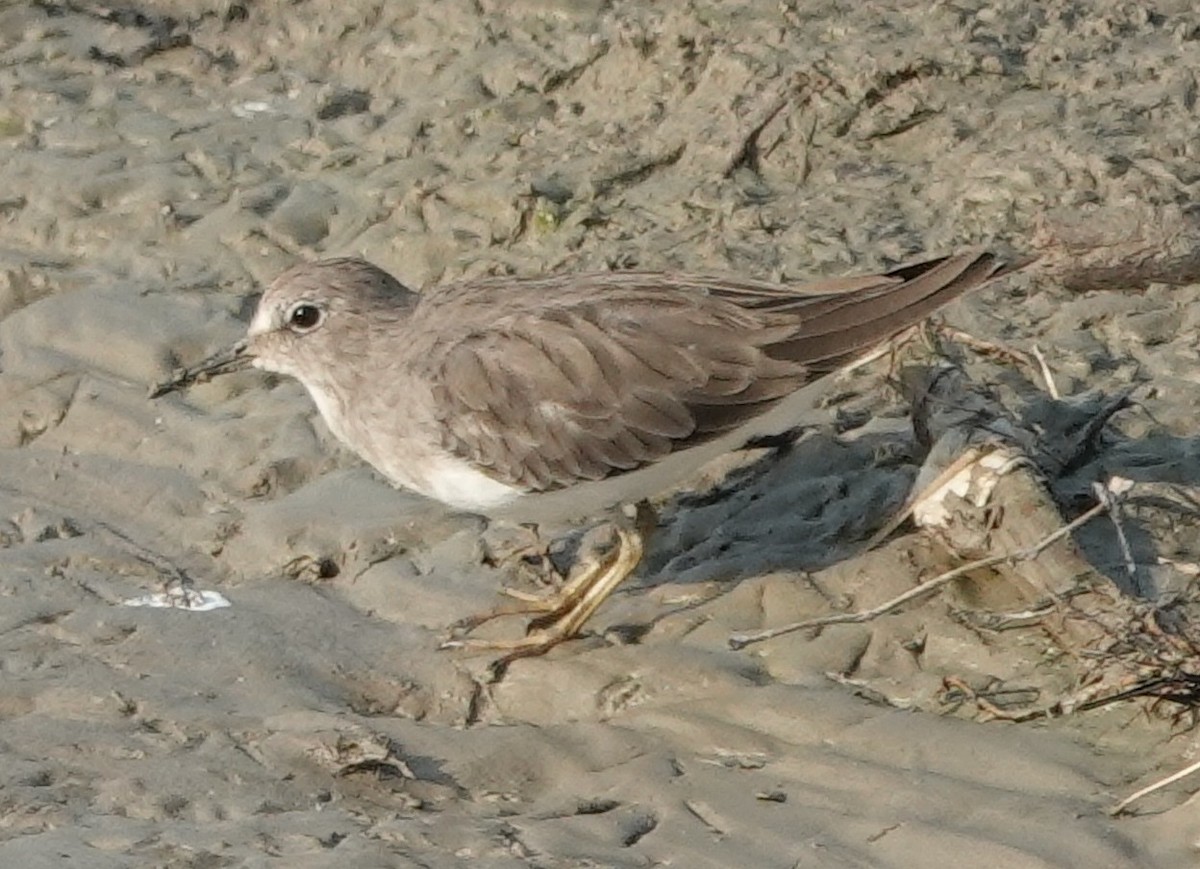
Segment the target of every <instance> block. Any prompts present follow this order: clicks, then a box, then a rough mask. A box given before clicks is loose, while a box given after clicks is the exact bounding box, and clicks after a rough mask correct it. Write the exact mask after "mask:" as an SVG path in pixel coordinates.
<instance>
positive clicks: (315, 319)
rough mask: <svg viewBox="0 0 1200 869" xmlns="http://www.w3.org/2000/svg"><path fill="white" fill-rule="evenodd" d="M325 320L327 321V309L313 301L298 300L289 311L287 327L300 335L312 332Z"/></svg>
mask: <svg viewBox="0 0 1200 869" xmlns="http://www.w3.org/2000/svg"><path fill="white" fill-rule="evenodd" d="M323 322H325V311H324V310H323V309H322V308H321V307H320V306H319V305H314V304H313V303H312V302H297V303H296V304H294V305H292V307H291V310H289V311H288V313H287V320H286V324H287V327H288V328H289V329H291V330H292V331H293V332H295V333H296V334H298V335H303V334H304V333H305V332H311V331H312V330H313V329H315V328H317V327H318V326H320V325H321V324H322V323H323Z"/></svg>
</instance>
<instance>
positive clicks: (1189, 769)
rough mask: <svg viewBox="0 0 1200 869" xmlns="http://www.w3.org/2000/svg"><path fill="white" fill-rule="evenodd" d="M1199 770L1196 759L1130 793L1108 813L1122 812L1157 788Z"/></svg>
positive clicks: (1116, 813) (1199, 764)
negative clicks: (1177, 770)
mask: <svg viewBox="0 0 1200 869" xmlns="http://www.w3.org/2000/svg"><path fill="white" fill-rule="evenodd" d="M1197 770H1200V760H1198V761H1196V762H1195V763H1193V764H1191V765H1189V766H1185V767H1184V768H1183V769H1181V770H1179V772H1174V773H1171V775H1169V776H1167V777H1166V778H1162V779H1159V780H1158V781H1156V782H1154V784H1150V785H1147V786H1146V787H1144V788H1142V789H1141V790H1140V791H1137V792H1136V793H1132V794H1130V795H1129V796H1127V797H1126V798H1125V799H1123V800H1121V802H1119V803H1117V804H1116V805H1115V806H1113V807H1112V808H1111V809H1109V810H1108V813H1109V814H1110V815H1119V814H1122V813H1123V812H1124V811H1125V810H1126V809H1128V808H1129V806H1130V805H1132V804H1133V803H1134V802H1136V801H1137V800H1140V799H1141V798H1142V797H1144V796H1146V795H1148V794H1152V793H1154V792H1155V791H1156V790H1159V789H1161V788H1165V787H1166V786H1167V785H1169V784H1174V783H1175V782H1177V781H1179V780H1180V779H1182V778H1187V777H1188V776H1189V775H1191V774H1192V773H1194V772H1196V771H1197Z"/></svg>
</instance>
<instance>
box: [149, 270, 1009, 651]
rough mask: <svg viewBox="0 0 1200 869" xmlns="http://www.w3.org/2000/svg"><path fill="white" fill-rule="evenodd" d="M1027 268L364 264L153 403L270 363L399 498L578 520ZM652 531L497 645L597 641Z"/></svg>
mask: <svg viewBox="0 0 1200 869" xmlns="http://www.w3.org/2000/svg"><path fill="white" fill-rule="evenodd" d="M1018 267H1019V266H1018ZM1014 268H1016V267H1006V266H1004V265H1003V264H1001V263H1000V261H999V260H998V259H997V258H996V257H995V256H993V255H992V254H990V253H987V252H984V251H979V250H969V251H966V252H963V253H959V254H956V255H954V256H948V257H941V258H938V259H931V260H927V261H924V262H920V263H917V264H915V265H908V266H903V267H901V268H896V269H893V270H891V271H888V272H885V273H883V274H874V275H864V276H858V277H849V278H840V279H832V280H823V281H816V282H813V283H807V284H798V285H782V284H774V283H769V282H765V281H755V280H746V279H741V278H730V277H712V276H701V275H689V274H671V273H658V272H641V271H621V272H602V273H594V274H577V275H561V276H552V277H542V278H494V279H488V280H481V281H474V282H469V283H461V284H451V285H445V286H437V287H431V288H429V289H426V290H425V291H423V292H420V293H417V292H413V291H411V290H409V289H408V288H406V287H405V286H404V285H402V284H401V283H400V282H398V281H397V280H396V279H395V278H393V277H392V276H391V275H389V274H388V273H387V272H385V271H383V270H382V269H379V268H378V267H376V266H374V265H372V264H370V263H368V262H365V261H363V260H360V259H331V260H324V261H321V262H313V263H304V264H302V265H298V266H296V267H294V268H292V269H289V270H288V271H286V272H284V273H283V274H281V275H280V276H279V277H278V278H277V279H276V280H275V281H274V282H273V283H272V284H271V285H270V287H268V288H267V290H266V292H265V293H264V294H263V296H262V298H261V300H260V301H259V303H258V308H257V311H256V312H255V314H254V318H253V320H252V321H251V323H250V327H249V330H248V332H247V335H246V338H245V339H244V340H243V341H240V342H238V343H237V344H236V345H234V346H233V347H232V348H230V349H229V350H227V351H224V352H223V353H220V354H218V355H216V356H214V357H212V358H210V359H208V360H206V361H204V362H202V363H200V364H199V365H197V366H196V367H194V368H191V369H186V370H183V371H180V372H177V374H176V376H175V377H174V378H173V379H172V380H170V381H168V382H166V383H164V384H162V385H160V386H158V387H156V389H155V391H154V392H153V393H152V395H161V394H163V393H165V392H168V391H170V390H172V389H175V388H180V387H183V386H186V385H187V384H189V383H191V382H193V381H196V380H199V379H205V378H208V377H211V376H213V375H216V374H220V373H224V372H227V371H232V370H236V369H238V368H242V367H245V366H246V365H250V364H252V365H254V366H255V367H258V368H262V369H264V370H267V371H273V372H278V373H280V374H287V375H290V376H292V377H295V378H296V379H297V380H299V381H300V382H301V383H302V384H304V386H305V387H306V388H307V389H308V392H309V394H310V395H311V396H312V398H313V401H314V402H315V403H316V405H317V408H318V410H319V411H320V413H321V416H322V417H323V418H324V420H325V422H326V424H327V425H328V426H329V428H330V430H331V431H332V432H333V433H334V434H335V435H336V436H337V437H338V438H339V439H340V440H341V441H342V442H343V443H345V444H346V445H347V446H348V447H350V449H352V450H353V451H354V452H356V453H357V454H358V455H359V456H361V457H362V458H363V459H365V460H366V461H367V462H369V463H370V464H371V465H373V466H374V467H375V468H376V469H377V470H378V471H379V472H380V473H382V474H383V475H384V476H385V477H387V478H388V480H390V481H391V482H392V483H393V484H395V485H397V486H402V487H404V488H406V489H411V490H413V491H415V492H419V493H421V494H423V495H427V496H429V497H431V498H435V499H437V500H439V501H442V502H444V503H446V504H449V505H451V506H453V507H456V508H459V509H463V510H468V511H472V512H477V513H483V514H487V515H492V516H496V515H502V516H507V517H513V518H518V519H522V520H525V521H545V520H546V519H548V518H554V519H569V518H573V517H578V516H583V515H592V514H598V513H600V512H602V511H604V510H606V509H607V508H610V507H612V506H614V505H617V504H621V503H632V502H635V501H641V500H644V499H645V498H647V497H648V496H650V495H653V494H655V493H657V492H659V491H661V490H663V489H665V488H666V487H667V486H668V485H670V484H671V483H674V482H678V481H679V480H680V479H682V478H684V477H686V476H687V475H688V473H689V472H692V471H694V470H695V469H696V468H697V467H698V466H699V465H700V464H701V463H703V462H704V461H706V460H707V459H709V458H711V457H712V456H714V455H717V454H719V453H721V452H724V451H728V450H731V449H736V448H738V447H739V446H741V445H743V444H744V443H746V442H747V440H749V439H750V438H751V436H753V435H756V434H760V433H761V432H759V431H757V430H756V428H755V423H756V422H757V421H760V420H761V419H762V418H763V417H764V415H765V414H767V413H768V411H770V410H772V409H773V408H775V407H776V406H777V405H779V404H780V403H781V402H782V401H783V400H784V399H786V398H788V397H789V396H791V395H793V394H794V393H797V392H800V391H802V390H805V388H806V387H810V386H814V385H819V384H820V382H821V380H822V378H824V377H826V375H829V374H831V373H833V372H835V371H838V370H839V369H840V368H842V367H844V366H845V365H847V364H848V363H852V362H854V361H855V360H857V359H858V358H860V357H861V356H863V355H864V354H865V353H867V352H869V351H870V350H872V349H873V348H875V347H876V346H878V345H879V344H880V343H881V342H883V341H886V340H887V339H889V338H891V337H893V336H895V335H896V334H897V333H899V332H902V331H903V330H905V329H907V328H909V327H910V326H913V325H914V324H916V323H918V322H919V321H921V320H922V319H924V318H925V317H927V316H928V315H929V314H931V313H933V312H934V311H936V310H937V309H938V308H940V307H942V306H943V305H945V304H947V303H948V302H950V301H951V300H953V299H955V298H957V297H958V296H960V295H962V294H963V293H965V292H967V291H969V290H972V289H975V288H977V287H979V286H981V285H983V284H984V283H987V282H988V281H990V280H993V279H995V278H997V277H999V276H1001V275H1005V274H1008V273H1010V272H1011V271H1013V270H1014ZM789 404H790V402H789ZM795 423H796V421H795V420H793V421H792V424H793V425H794V424H795ZM642 524H643V526H644V525H645V523H642ZM645 531H646V528H645V527H640V528H639V527H630V526H628V525H625V526H622V527H619V528H618V532H617V534H618V545H617V546H616V547H615V549H614V550H613V552H612V553H611V554H610V556H609V557H608V558H607V559H606V560H604V561H602V562H600V563H597V564H596V565H595V566H593V568H591V569H590V570H587V571H582V572H580V573H579V575H578V576H577V577H576V578H575V579H573V580H572V581H571V582H570V583H569V584H568V585H566V586H565V587H563V588H562V589H560V591H559V592H558V593H557V594H556V595H552V596H549V597H548V598H547V599H545V600H544V601H540V602H537V603H535V604H533V605H531V606H530V607H529V608H528V609H526V610H525V611H527V612H528V611H534V610H536V611H541V612H544V615H542V616H540V617H539V618H537V619H535V620H534V621H533V622H531V624H530V631H529V632H528V633H527V635H526V636H525V637H524V638H523V639H521V640H518V641H515V642H513V643H507V644H488V645H491V646H492V647H504V648H507V649H509V651H510V652H511V654H510V655H509V656H508V657H509V658H511V657H518V656H522V655H529V654H540V653H542V652H544V651H545V650H546V649H548V648H550V647H551V646H553V645H555V644H557V643H559V642H561V641H562V640H564V639H567V638H570V637H572V636H574V635H575V634H577V633H578V632H579V630H580V629H581V628H582V626H583V625H584V623H585V622H586V621H587V620H588V618H590V616H591V615H592V613H593V612H595V610H596V608H597V607H598V606H599V605H600V604H601V603H602V602H603V601H604V599H605V598H606V597H607V596H608V595H609V594H610V593H611V592H612V591H613V589H615V588H616V587H617V586H618V585H619V584H620V583H621V582H622V581H623V580H624V579H625V578H626V577H627V576H628V575H629V574H630V573H631V572H632V571H633V570H634V568H635V567H636V566H637V564H638V562H639V561H640V559H641V555H642V551H643V539H642V538H643V536H644V533H645ZM481 620H482V619H476V620H470V621H471V623H472V624H476V623H478V621H481Z"/></svg>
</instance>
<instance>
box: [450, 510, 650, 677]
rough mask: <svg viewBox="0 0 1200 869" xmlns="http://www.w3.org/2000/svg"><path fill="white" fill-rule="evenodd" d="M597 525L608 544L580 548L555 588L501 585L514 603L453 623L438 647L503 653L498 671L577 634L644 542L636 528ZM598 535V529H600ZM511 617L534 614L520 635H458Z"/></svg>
mask: <svg viewBox="0 0 1200 869" xmlns="http://www.w3.org/2000/svg"><path fill="white" fill-rule="evenodd" d="M601 528H602V529H604V532H605V533H607V535H608V536H609V537H610V539H611V543H610V545H608V546H599V545H596V544H593V545H592V546H590V547H588V548H587V549H586V550H585V549H584V548H582V547H581V550H580V551H581V552H582V553H583V555H582V556H581V558H580V560H579V561H577V562H576V564H575V566H574V567H573V568H572V569H571V572H570V574H569V575H568V577H567V579H566V581H565V582H564V583H563V585H562V586H561V587H560V588H558V589H556V590H554V591H552V592H550V593H549V594H530V593H527V592H515V593H514V590H513V589H506V590H505V593H506V594H508V595H509V596H510V597H515V598H517V602H516V603H513V604H508V605H505V606H501V607H497V608H496V609H494V610H492V611H490V612H487V613H482V614H479V615H475V616H470V617H468V618H465V619H462V620H460V621H458V622H456V623H455V624H454V625H453V626H451V629H450V633H451V635H450V637H449V639H447V640H446V641H444V642H443V643H442V645H441V648H443V649H471V650H489V651H501V652H505V653H506V654H505V655H503V656H502V657H501V658H500V659H498V660H497V661H496V662H495V663H493V664H492V670H493V672H494V673H495V672H503V669H504V668H506V667H507V666H508V664H509V663H511V662H512V661H515V660H517V659H518V658H528V657H533V656H536V655H542V654H545V653H546V652H547V651H549V650H550V649H552V648H554V647H555V646H557V645H558V644H559V643H562V642H565V641H566V640H569V639H571V638H572V637H575V636H577V635H578V634H579V632H580V630H582V628H583V626H584V625H585V624H586V623H587V621H588V619H590V618H591V617H592V614H593V613H595V612H596V610H597V609H598V608H599V607H600V605H601V604H602V603H604V601H605V600H607V599H608V597H609V595H611V594H612V593H613V591H614V590H615V589H616V588H617V586H619V585H620V584H621V583H622V582H624V581H625V578H626V577H628V576H629V575H630V574H631V573H633V571H634V569H635V568H636V567H637V565H638V563H639V562H640V561H641V560H642V552H643V550H644V544H643V538H642V534H641V532H640V531H638V530H637V529H633V528H622V527H620V526H617V525H606V526H601ZM597 533H600V532H599V529H597ZM591 536H592V532H589V534H588V537H591ZM514 615H532V616H534V617H533V618H532V619H530V621H529V624H528V625H527V626H526V629H525V636H523V637H520V638H517V639H511V640H488V639H480V638H476V637H467V636H463V635H464V634H466V633H469V632H470V631H472V630H474V629H475V628H477V627H479V626H480V625H482V624H484V623H486V622H489V621H492V620H493V619H496V618H503V617H506V616H514Z"/></svg>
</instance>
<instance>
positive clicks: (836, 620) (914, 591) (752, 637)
mask: <svg viewBox="0 0 1200 869" xmlns="http://www.w3.org/2000/svg"><path fill="white" fill-rule="evenodd" d="M1107 511H1108V505H1107V504H1106V503H1100V504H1096V505H1095V506H1093V507H1092V508H1091V509H1089V510H1087V511H1086V512H1085V513H1083V514H1081V515H1080V516H1078V517H1077V518H1075V519H1074V520H1072V521H1071V522H1068V523H1067V524H1066V525H1063V526H1062V527H1060V528H1058V529H1057V530H1055V531H1053V532H1052V533H1050V534H1047V535H1046V536H1045V537H1043V538H1042V539H1041V540H1039V541H1038V542H1037V543H1035V544H1034V545H1032V546H1029V547H1027V548H1025V549H1022V550H1019V551H1017V552H1009V553H1005V554H1002V555H991V556H988V557H987V558H980V559H977V560H975V561H971V562H969V563H967V564H963V565H960V566H959V567H956V568H954V569H953V570H949V571H947V572H945V573H943V574H941V575H940V576H936V577H934V578H933V579H931V580H929V581H927V582H923V583H921V584H920V585H918V586H914V587H913V588H910V589H909V590H908V591H906V592H904V593H903V594H900V595H897V596H896V597H894V598H892V599H891V600H888V601H885V602H884V603H882V604H880V605H879V606H877V607H872V608H871V609H868V610H859V611H857V612H852V613H837V614H835V615H830V616H821V617H820V618H815V619H805V620H804V621H801V622H793V623H792V624H790V625H783V626H781V627H778V628H768V629H767V630H763V631H754V632H752V633H745V634H733V635H732V636H731V637H730V638H729V647H730V648H731V649H735V650H736V649H744V648H745V647H746V646H749V645H752V644H754V643H761V642H763V641H764V640H770V639H774V638H775V637H781V636H784V635H785V634H791V633H795V632H796V631H803V630H808V629H811V628H820V627H825V626H827V625H846V624H859V623H861V622H869V621H873V620H874V619H877V618H879V617H880V616H882V615H887V614H888V613H890V612H892V611H893V610H896V609H898V608H899V607H902V606H904V604H906V603H909V602H911V601H914V600H918V599H920V598H922V597H925V596H926V595H928V594H931V593H932V592H935V591H937V590H938V589H939V588H941V587H942V586H944V585H948V584H949V583H951V582H954V581H955V580H956V579H960V578H962V577H963V576H966V575H967V574H969V573H972V572H974V571H976V570H982V569H983V568H987V567H994V566H995V565H998V564H1006V563H1007V564H1016V563H1018V562H1021V561H1029V560H1031V559H1034V558H1037V557H1038V556H1039V555H1040V554H1041V553H1042V552H1044V551H1045V550H1046V549H1048V548H1049V547H1050V546H1053V545H1054V544H1055V543H1057V542H1058V541H1059V540H1062V539H1063V538H1064V537H1066V536H1067V535H1069V534H1070V533H1071V532H1072V531H1074V530H1075V529H1077V528H1079V527H1081V526H1083V525H1086V524H1087V523H1088V522H1090V521H1091V520H1092V519H1094V518H1095V517H1097V516H1099V515H1100V514H1101V513H1105V512H1107Z"/></svg>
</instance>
